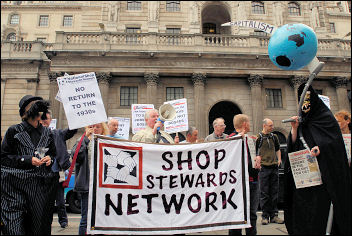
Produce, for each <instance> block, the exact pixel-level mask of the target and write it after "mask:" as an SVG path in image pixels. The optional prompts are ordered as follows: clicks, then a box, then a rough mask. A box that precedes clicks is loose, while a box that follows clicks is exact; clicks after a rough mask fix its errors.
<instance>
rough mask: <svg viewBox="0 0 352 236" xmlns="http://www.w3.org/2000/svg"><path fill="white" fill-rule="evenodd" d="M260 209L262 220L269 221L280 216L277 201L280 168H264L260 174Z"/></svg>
mask: <svg viewBox="0 0 352 236" xmlns="http://www.w3.org/2000/svg"><path fill="white" fill-rule="evenodd" d="M259 188H260V207H261V208H262V211H263V215H262V218H266V219H269V217H270V218H273V217H274V216H277V215H278V209H277V201H278V197H279V168H278V166H277V165H275V166H270V167H267V166H262V168H261V169H260V172H259Z"/></svg>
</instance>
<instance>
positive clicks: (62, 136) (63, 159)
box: [41, 111, 77, 228]
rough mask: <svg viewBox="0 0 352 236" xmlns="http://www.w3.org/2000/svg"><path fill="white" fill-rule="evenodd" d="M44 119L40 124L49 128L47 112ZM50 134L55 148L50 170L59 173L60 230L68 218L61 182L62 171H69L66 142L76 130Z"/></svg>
mask: <svg viewBox="0 0 352 236" xmlns="http://www.w3.org/2000/svg"><path fill="white" fill-rule="evenodd" d="M46 117H47V119H46V120H42V121H41V123H42V125H43V126H45V127H49V125H50V123H51V120H52V117H51V112H50V111H48V113H47V115H46ZM51 132H52V133H53V137H54V141H55V146H56V160H55V162H54V164H53V167H52V170H53V171H54V172H57V173H60V179H59V184H58V186H57V193H56V206H57V214H58V221H59V224H60V226H61V228H66V227H67V226H68V218H67V212H66V207H65V197H64V187H63V186H62V182H63V181H64V180H65V174H64V173H65V172H64V171H65V170H67V169H69V168H70V166H71V162H70V155H69V154H68V152H67V146H66V140H68V139H70V138H72V137H73V136H74V135H75V134H76V133H77V129H73V130H69V129H68V128H66V129H53V130H51ZM62 175H63V176H62Z"/></svg>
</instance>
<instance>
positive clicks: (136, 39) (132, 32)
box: [126, 27, 141, 44]
mask: <svg viewBox="0 0 352 236" xmlns="http://www.w3.org/2000/svg"><path fill="white" fill-rule="evenodd" d="M126 33H127V35H126V43H128V44H138V43H140V42H141V37H140V35H138V34H140V33H141V28H133V27H129V28H126Z"/></svg>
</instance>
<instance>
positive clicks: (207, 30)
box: [203, 23, 216, 34]
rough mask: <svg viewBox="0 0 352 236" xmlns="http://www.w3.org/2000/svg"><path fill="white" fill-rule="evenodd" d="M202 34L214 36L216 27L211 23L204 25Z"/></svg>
mask: <svg viewBox="0 0 352 236" xmlns="http://www.w3.org/2000/svg"><path fill="white" fill-rule="evenodd" d="M203 34H216V25H215V24H213V23H204V24H203Z"/></svg>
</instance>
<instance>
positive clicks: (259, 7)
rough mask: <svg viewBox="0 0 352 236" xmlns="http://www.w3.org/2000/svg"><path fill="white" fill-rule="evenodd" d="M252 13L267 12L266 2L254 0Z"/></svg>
mask: <svg viewBox="0 0 352 236" xmlns="http://www.w3.org/2000/svg"><path fill="white" fill-rule="evenodd" d="M252 13H253V14H265V11H264V3H262V2H252Z"/></svg>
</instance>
